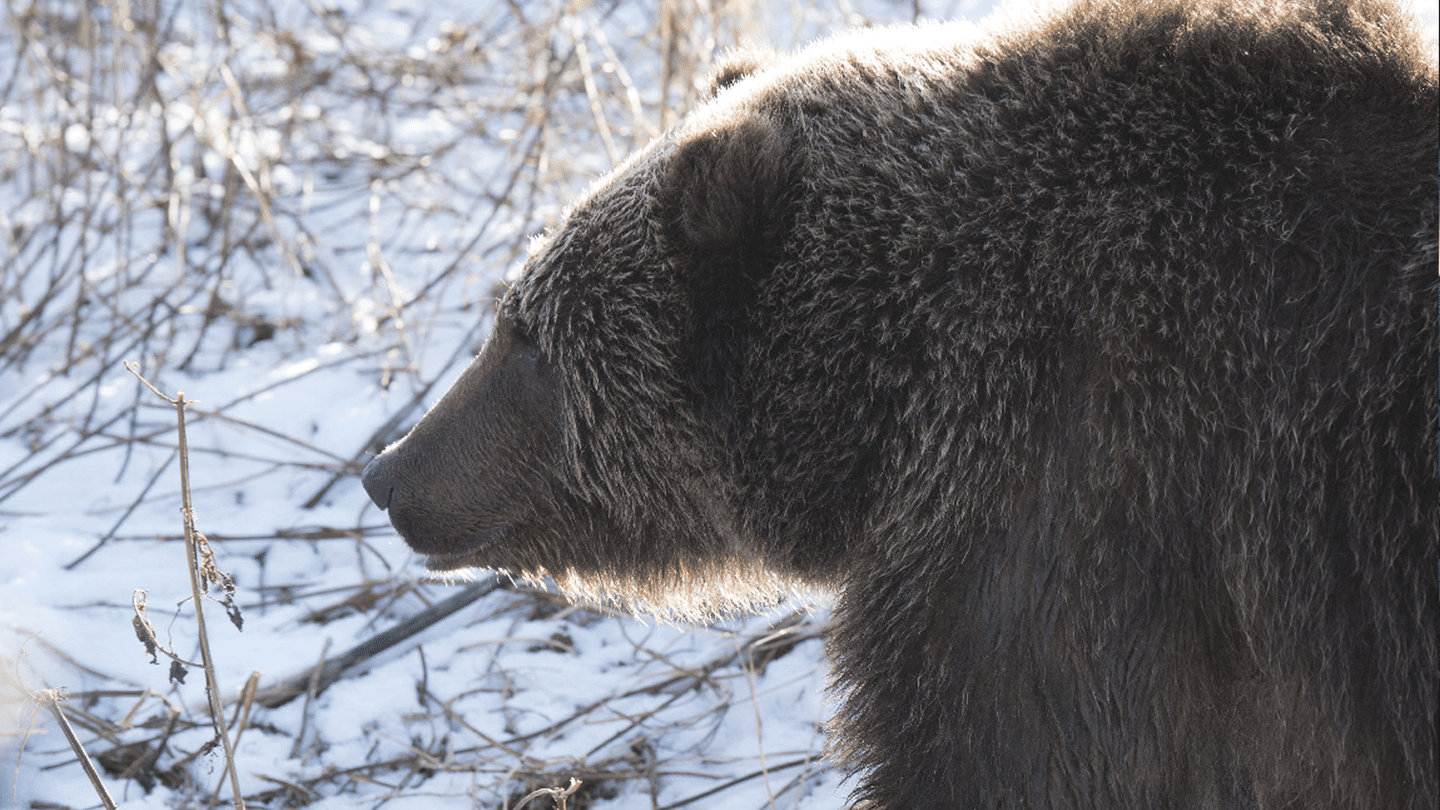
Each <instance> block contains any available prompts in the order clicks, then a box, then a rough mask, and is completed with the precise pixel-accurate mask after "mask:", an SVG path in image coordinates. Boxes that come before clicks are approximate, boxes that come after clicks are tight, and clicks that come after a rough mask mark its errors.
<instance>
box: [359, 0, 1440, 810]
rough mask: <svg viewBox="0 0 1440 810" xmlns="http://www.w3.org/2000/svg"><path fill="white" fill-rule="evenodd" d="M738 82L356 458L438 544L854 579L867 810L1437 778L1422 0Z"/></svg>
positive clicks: (1121, 8) (775, 582)
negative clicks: (399, 422) (477, 350)
mask: <svg viewBox="0 0 1440 810" xmlns="http://www.w3.org/2000/svg"><path fill="white" fill-rule="evenodd" d="M747 74H748V75H747ZM718 75H719V77H720V78H719V80H717V82H716V87H717V88H718V90H717V95H716V97H715V98H714V99H713V100H712V101H711V102H709V103H708V104H707V105H706V106H705V107H703V108H702V109H700V110H698V111H697V112H696V113H695V114H693V115H692V116H691V117H689V118H688V119H687V120H686V121H685V122H684V123H683V124H682V126H681V127H680V128H679V129H678V130H677V131H675V132H673V133H671V134H669V135H667V136H665V137H663V138H661V139H660V140H658V141H656V142H655V143H653V144H652V145H651V146H649V147H648V148H647V149H645V150H644V151H642V152H640V153H639V154H637V155H636V156H634V157H633V158H632V159H631V160H629V161H628V162H627V163H626V164H625V165H623V166H621V167H619V168H618V169H617V170H616V171H615V172H614V173H612V174H611V175H610V176H609V177H608V178H606V179H605V180H603V181H601V182H600V183H599V184H598V185H597V186H596V187H595V188H594V189H593V190H592V191H591V192H590V193H589V194H588V195H587V196H586V197H585V198H584V199H582V200H581V201H580V202H579V203H578V204H577V205H576V207H575V208H574V210H573V211H572V212H571V213H570V214H569V215H568V217H567V220H566V221H565V223H564V224H563V225H562V226H560V227H559V228H558V229H557V230H556V231H555V232H553V233H552V234H550V235H549V236H548V237H547V238H546V239H545V240H542V241H541V242H540V243H539V244H538V245H537V248H536V250H535V252H534V255H533V256H532V258H531V261H530V264H529V267H528V269H527V272H526V273H525V275H524V277H523V278H522V279H521V280H520V281H519V283H518V284H517V285H516V286H515V287H514V288H513V289H512V290H511V291H510V293H509V294H508V295H507V297H506V298H505V300H504V302H503V305H502V311H501V314H500V317H499V321H498V323H497V326H496V333H495V336H494V337H492V339H491V342H490V344H489V345H487V347H486V349H485V350H484V352H483V353H482V355H481V357H480V358H479V359H478V360H477V361H476V366H475V367H473V368H472V369H471V370H470V371H469V372H467V374H466V376H465V377H464V378H463V379H462V380H461V382H460V383H459V384H458V385H457V386H456V388H455V390H454V391H452V392H451V394H449V395H448V396H447V397H446V398H445V399H444V400H442V401H441V403H440V404H439V405H438V406H437V407H436V409H435V410H434V411H432V413H431V414H429V415H427V416H426V418H425V419H424V420H423V421H422V422H421V423H420V425H419V426H417V427H416V428H415V430H414V432H413V433H412V434H411V435H410V436H409V437H407V438H406V439H405V440H404V441H402V442H400V443H399V444H398V445H396V446H395V447H392V448H390V449H389V450H387V451H386V453H385V454H384V455H382V456H380V457H379V458H378V459H377V460H376V462H375V463H374V464H373V465H372V466H371V468H370V469H369V470H367V471H366V475H365V485H366V488H367V489H368V490H369V491H370V492H371V493H372V496H373V497H375V499H376V502H377V503H379V504H380V505H381V506H382V507H386V506H388V507H389V509H390V513H391V515H392V520H393V521H394V522H395V525H396V527H397V528H398V529H399V530H400V532H401V533H402V534H403V535H404V537H405V538H406V540H407V541H408V542H410V543H411V545H413V546H415V547H416V548H417V549H419V550H421V551H424V552H426V553H427V554H430V555H432V556H431V562H432V565H434V566H435V567H438V568H454V567H459V566H464V565H480V566H490V567H497V568H502V569H507V570H510V571H512V572H514V573H517V574H520V575H525V576H542V575H546V574H549V575H553V576H555V577H556V579H557V581H559V582H560V583H561V585H562V587H565V588H566V589H567V590H569V591H570V592H572V593H577V594H582V595H591V596H595V595H601V594H609V595H611V596H617V597H620V598H622V599H627V600H629V601H631V602H632V603H634V604H637V605H640V606H642V607H647V608H649V609H658V610H666V609H673V610H680V611H682V612H687V613H690V614H705V613H707V612H710V611H714V610H723V609H730V608H734V607H744V606H747V605H750V604H755V603H762V602H765V601H767V600H772V599H774V598H777V597H779V596H781V595H784V594H785V593H787V592H788V591H789V590H791V589H793V588H797V587H802V588H803V587H820V588H826V589H832V590H834V591H835V592H836V593H837V595H838V607H837V611H836V616H835V623H834V629H833V633H832V636H831V641H830V651H831V654H832V657H833V659H834V665H835V671H836V684H837V687H836V688H837V689H838V691H839V693H840V695H841V696H842V697H843V705H842V706H841V707H840V708H839V710H838V712H837V716H836V719H835V722H834V726H833V739H834V741H835V745H836V751H837V754H838V756H839V757H840V758H841V759H842V761H843V763H844V764H845V766H846V767H847V768H849V769H850V770H851V771H852V772H854V773H856V774H858V776H857V783H856V784H857V798H859V799H861V800H868V801H871V802H873V803H874V806H876V807H882V808H911V807H927V808H991V807H994V808H999V807H1029V808H1137V809H1139V808H1145V809H1146V810H1148V809H1149V808H1282V807H1287V808H1289V807H1293V808H1375V809H1376V810H1380V808H1384V809H1385V810H1390V809H1392V808H1411V809H1412V810H1419V809H1420V808H1433V807H1435V806H1436V801H1437V798H1436V797H1437V793H1440V784H1437V776H1436V768H1437V766H1436V755H1437V750H1436V732H1435V726H1434V720H1435V716H1436V708H1437V706H1436V704H1437V698H1436V692H1437V670H1440V658H1437V632H1440V626H1437V625H1440V621H1437V619H1440V592H1437V591H1440V588H1437V545H1440V541H1437V532H1440V526H1437V506H1440V504H1437V489H1440V481H1437V474H1436V468H1437V447H1436V418H1437V408H1436V402H1437V360H1440V352H1437V325H1436V314H1437V313H1436V293H1437V290H1436V286H1437V285H1436V268H1437V249H1436V219H1437V204H1440V201H1437V193H1436V176H1435V170H1436V160H1437V149H1440V144H1437V123H1436V122H1437V81H1436V55H1435V51H1434V49H1433V46H1430V45H1429V44H1427V43H1425V42H1423V41H1421V40H1419V39H1417V37H1416V36H1415V34H1414V33H1413V31H1412V28H1411V26H1410V23H1409V22H1408V21H1407V20H1406V19H1405V18H1404V16H1403V15H1402V14H1400V13H1399V12H1398V11H1397V9H1396V8H1395V7H1393V6H1391V5H1388V4H1385V3H1368V2H1338V1H1337V2H1270V1H1269V0H1266V1H1265V2H1255V3H1240V2H1219V1H1217V2H1191V3H1183V2H1173V1H1171V0H1155V1H1154V2H1128V1H1127V2H1113V3H1107V2H1088V3H1081V4H1079V5H1076V6H1073V7H1070V8H1068V9H1064V10H1060V11H1056V12H1053V13H1051V14H1049V15H1048V16H1044V17H1038V18H1035V19H1032V20H1031V21H1029V22H1028V23H1026V24H1024V25H1018V24H1017V25H1015V26H1013V27H1012V28H1010V29H1007V30H1000V31H996V32H992V33H989V34H985V35H973V34H967V33H965V32H963V31H961V30H959V29H952V28H946V27H933V28H922V29H900V30H895V31H890V32H864V33H860V34H856V35H853V36H851V37H848V38H843V39H837V40H833V41H830V42H827V43H822V44H821V45H819V46H816V47H814V48H811V49H810V50H807V51H804V52H802V53H800V54H798V55H796V56H793V57H788V58H777V59H776V60H775V61H774V62H773V63H770V64H765V65H761V66H758V67H757V65H756V64H755V63H754V60H753V59H752V60H750V61H749V62H748V63H746V64H732V65H730V66H728V67H726V68H722V69H721V71H720V73H719V74H718Z"/></svg>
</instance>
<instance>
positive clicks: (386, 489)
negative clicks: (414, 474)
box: [360, 455, 395, 512]
mask: <svg viewBox="0 0 1440 810" xmlns="http://www.w3.org/2000/svg"><path fill="white" fill-rule="evenodd" d="M394 458H395V457H394V456H393V455H381V456H378V457H377V458H376V459H375V460H374V461H372V462H370V463H369V464H366V465H365V471H364V472H362V473H360V485H361V486H363V487H365V493H366V494H367V495H369V496H370V500H372V501H374V502H375V505H376V506H378V507H380V511H382V512H383V511H385V510H386V509H389V508H390V498H391V497H392V496H393V495H394V493H395V483H394V482H393V481H392V480H391V477H390V467H391V462H392V461H393V460H394Z"/></svg>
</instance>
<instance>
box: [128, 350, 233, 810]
mask: <svg viewBox="0 0 1440 810" xmlns="http://www.w3.org/2000/svg"><path fill="white" fill-rule="evenodd" d="M125 368H126V369H127V370H128V371H129V372H130V373H131V374H134V375H135V378H136V379H138V380H140V382H142V383H145V387H147V388H149V389H150V390H151V391H154V392H155V395H156V396H158V397H160V398H161V399H163V400H165V401H166V402H170V403H172V404H173V405H174V406H175V426H176V432H177V435H178V440H179V452H180V513H181V515H182V516H183V518H184V523H185V560H186V563H187V567H188V568H189V569H190V597H191V599H193V600H194V603H195V628H196V632H197V635H198V636H199V641H200V660H201V662H202V663H203V665H204V668H205V697H206V699H208V700H209V702H210V717H211V719H212V720H213V721H214V723H215V734H216V735H217V736H218V737H219V738H220V744H221V745H223V746H224V747H225V770H226V771H227V772H228V773H229V774H230V789H231V791H232V792H233V793H234V794H235V810H245V798H244V796H243V795H242V794H241V793H240V774H239V773H238V772H237V771H236V769H235V751H234V749H233V748H232V747H231V744H230V735H229V734H227V733H226V730H225V707H224V705H223V704H222V703H221V701H220V683H219V680H218V679H217V678H216V677H215V662H214V660H213V659H212V658H211V656H210V639H209V636H208V635H207V634H206V632H205V606H204V602H205V591H204V589H203V588H202V587H201V585H200V542H199V540H198V539H197V535H198V534H199V533H198V532H196V531H195V509H194V507H193V506H192V505H191V503H190V452H189V449H190V448H189V444H188V443H187V442H186V440H185V405H186V402H185V394H183V393H181V392H176V394H175V398H174V399H171V398H170V397H167V396H165V395H164V394H162V393H160V391H159V389H157V388H156V387H155V386H153V385H151V384H150V382H149V381H148V380H146V379H145V378H144V377H141V376H140V372H139V371H138V370H137V368H136V367H135V366H133V365H131V364H130V363H126V364H125Z"/></svg>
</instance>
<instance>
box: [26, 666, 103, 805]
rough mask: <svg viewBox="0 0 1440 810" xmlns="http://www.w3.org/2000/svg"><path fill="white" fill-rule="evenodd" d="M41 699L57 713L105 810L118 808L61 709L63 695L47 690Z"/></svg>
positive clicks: (59, 721) (58, 721)
mask: <svg viewBox="0 0 1440 810" xmlns="http://www.w3.org/2000/svg"><path fill="white" fill-rule="evenodd" d="M39 700H40V702H41V703H42V704H44V705H45V706H46V708H48V709H50V713H51V714H53V715H55V722H56V723H59V724H60V731H61V732H62V733H64V735H65V739H66V741H68V742H69V743H70V748H71V750H73V751H74V752H75V757H76V758H77V759H79V760H80V767H82V768H84V769H85V775H86V776H88V777H90V784H91V785H93V786H94V787H95V793H96V794H97V795H99V796H100V801H101V802H102V803H104V805H105V810H116V808H117V807H119V805H117V804H116V803H115V800H114V799H112V798H110V791H108V790H106V789H105V783H104V782H101V781H100V773H99V772H98V771H96V770H95V763H94V762H91V761H90V755H89V754H87V753H85V746H83V745H81V744H80V738H79V737H76V736H75V729H73V728H71V727H70V721H69V720H67V719H65V712H63V711H61V710H60V700H61V696H60V693H59V691H58V690H46V693H43V694H41V695H40V696H39Z"/></svg>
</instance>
